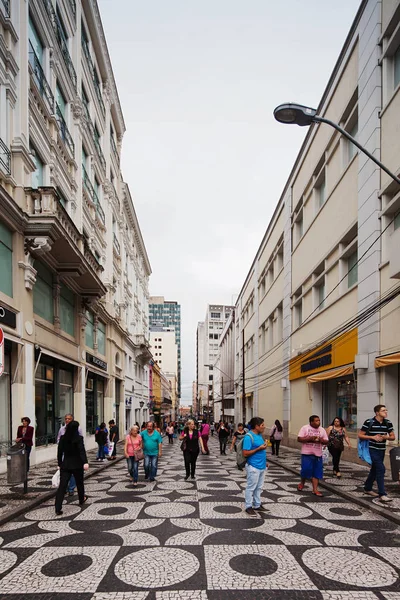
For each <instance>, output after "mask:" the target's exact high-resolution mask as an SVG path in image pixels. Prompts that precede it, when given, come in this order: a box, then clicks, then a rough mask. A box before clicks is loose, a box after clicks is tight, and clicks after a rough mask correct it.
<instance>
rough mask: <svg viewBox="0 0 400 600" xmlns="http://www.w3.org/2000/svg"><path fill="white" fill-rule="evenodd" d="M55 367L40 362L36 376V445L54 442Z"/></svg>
mask: <svg viewBox="0 0 400 600" xmlns="http://www.w3.org/2000/svg"><path fill="white" fill-rule="evenodd" d="M54 400H55V394H54V368H53V367H52V366H49V365H46V364H42V363H40V364H39V365H38V368H37V371H36V377H35V417H36V423H35V436H36V446H43V445H47V444H54V442H55V433H56V432H55V427H54Z"/></svg>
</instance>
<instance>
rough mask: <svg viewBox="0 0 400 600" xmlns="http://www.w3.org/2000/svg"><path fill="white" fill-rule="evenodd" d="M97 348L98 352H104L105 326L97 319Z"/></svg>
mask: <svg viewBox="0 0 400 600" xmlns="http://www.w3.org/2000/svg"><path fill="white" fill-rule="evenodd" d="M97 350H98V352H100V354H103V356H105V354H106V326H105V325H104V323H102V322H101V321H99V323H98V325H97Z"/></svg>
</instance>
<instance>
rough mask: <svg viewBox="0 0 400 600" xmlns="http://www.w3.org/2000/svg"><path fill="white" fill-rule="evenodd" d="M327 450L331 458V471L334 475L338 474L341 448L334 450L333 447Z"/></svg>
mask: <svg viewBox="0 0 400 600" xmlns="http://www.w3.org/2000/svg"><path fill="white" fill-rule="evenodd" d="M328 450H329V452H330V454H331V456H332V463H333V470H334V471H335V473H338V472H339V471H340V468H339V462H340V457H341V454H342V452H343V450H342V448H335V447H334V446H329V447H328Z"/></svg>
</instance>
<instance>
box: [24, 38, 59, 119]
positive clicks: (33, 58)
mask: <svg viewBox="0 0 400 600" xmlns="http://www.w3.org/2000/svg"><path fill="white" fill-rule="evenodd" d="M29 65H30V67H31V70H32V77H33V80H34V82H35V84H36V87H37V88H38V90H39V92H40V95H41V96H42V98H43V100H44V101H45V104H46V106H47V108H48V109H49V112H50V113H53V111H54V96H53V93H52V91H51V89H50V86H49V84H48V82H47V79H46V76H45V74H44V71H43V69H42V65H41V64H40V60H39V58H38V56H37V54H36V52H35V50H34V49H33V46H32V44H31V42H29Z"/></svg>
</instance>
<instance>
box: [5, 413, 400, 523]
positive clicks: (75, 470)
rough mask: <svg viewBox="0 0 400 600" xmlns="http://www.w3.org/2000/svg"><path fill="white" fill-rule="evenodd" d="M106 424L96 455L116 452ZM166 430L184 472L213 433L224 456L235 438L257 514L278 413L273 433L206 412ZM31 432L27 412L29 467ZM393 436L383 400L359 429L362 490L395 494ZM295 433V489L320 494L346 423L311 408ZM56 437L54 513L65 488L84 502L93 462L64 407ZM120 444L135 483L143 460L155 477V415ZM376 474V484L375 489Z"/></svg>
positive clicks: (275, 447) (188, 473)
mask: <svg viewBox="0 0 400 600" xmlns="http://www.w3.org/2000/svg"><path fill="white" fill-rule="evenodd" d="M108 425H109V429H107V427H106V424H105V423H100V425H99V426H98V427H97V428H96V431H95V441H96V443H97V447H98V450H97V459H96V460H97V461H99V462H103V461H104V460H105V459H106V457H107V458H108V460H115V459H116V452H117V443H118V441H119V429H118V426H117V425H116V423H115V421H114V420H110V421H109V423H108ZM164 430H165V435H166V437H168V443H169V444H174V441H175V440H178V443H179V444H180V450H181V451H182V453H183V463H184V468H185V476H184V478H185V480H188V479H189V478H191V479H195V477H196V463H197V459H198V456H199V454H200V453H201V454H203V455H209V454H210V450H209V447H208V442H209V438H210V435H211V437H213V436H214V434H215V435H216V436H217V437H218V440H219V451H220V455H221V456H226V448H227V445H228V443H229V442H230V447H229V449H230V452H236V456H237V466H238V469H240V470H243V469H245V470H246V476H247V483H246V489H245V511H246V513H247V514H248V515H249V516H257V512H260V511H261V512H262V511H265V510H266V509H265V508H264V507H263V505H262V502H261V494H262V490H263V485H264V478H265V473H266V470H267V469H268V464H267V448H268V447H270V448H271V455H272V456H275V457H276V458H279V451H280V444H281V441H282V439H283V436H284V430H283V427H282V425H281V423H280V421H279V420H278V419H277V420H275V422H274V425H273V426H272V427H271V428H270V429H269V431H268V433H266V432H265V423H264V419H263V418H261V417H253V418H252V419H251V420H250V421H249V423H247V424H244V423H239V424H238V425H237V427H236V428H235V427H234V424H233V423H227V422H224V421H220V422H219V423H211V424H210V423H207V422H206V421H205V420H204V421H203V422H202V423H199V424H196V423H195V421H194V420H193V419H189V420H187V421H186V423H185V424H183V423H181V422H178V423H173V422H169V423H165V424H164ZM33 435H34V428H33V427H31V426H30V420H29V418H28V417H23V418H22V419H21V425H20V426H19V427H18V432H17V437H16V442H17V443H23V444H25V447H26V449H27V451H26V455H27V470H29V453H30V449H31V447H32V440H33ZM394 439H395V433H394V428H393V424H392V422H391V421H390V420H389V419H388V411H387V408H386V407H385V406H384V405H381V404H379V405H377V406H375V407H374V416H373V417H371V418H369V419H367V420H365V421H364V423H363V425H362V426H361V428H360V430H359V432H358V453H359V457H360V458H362V459H363V460H365V461H366V462H368V463H369V465H370V471H369V474H368V477H367V479H366V481H365V483H364V492H365V494H367V495H369V496H373V497H377V498H379V500H380V501H381V502H384V503H386V502H390V501H391V498H390V497H389V496H388V495H387V492H386V489H385V481H384V475H385V464H384V458H385V452H386V442H387V441H393V440H394ZM297 441H298V442H299V443H300V444H301V470H300V483H299V484H298V486H297V489H298V491H299V492H302V491H303V490H304V488H305V486H306V483H307V481H308V480H310V481H311V485H312V493H313V494H314V495H315V496H318V497H321V496H322V495H323V494H322V492H321V491H320V490H319V489H318V485H319V482H320V480H321V479H322V478H323V469H324V464H327V462H328V459H329V455H330V456H331V458H332V465H333V476H334V477H336V478H340V477H341V473H340V459H341V455H342V453H343V450H344V444H345V443H346V444H347V446H348V447H349V448H351V442H350V438H349V436H348V433H347V431H346V427H345V424H344V422H343V420H342V418H341V417H335V418H334V419H333V421H332V422H331V424H330V425H329V426H328V427H327V428H326V429H324V428H323V427H322V426H321V421H320V417H319V416H318V415H311V416H310V417H309V422H308V423H307V424H306V425H304V426H303V427H301V429H300V431H299V433H298V436H297ZM57 443H58V451H57V461H58V468H59V473H58V475H59V477H58V478H57V485H56V486H55V487H57V486H58V490H57V494H56V499H55V511H56V514H57V515H62V514H63V511H62V504H63V500H64V496H65V495H66V493H68V494H69V495H70V496H72V495H73V494H74V490H75V488H77V492H78V498H79V504H81V505H82V504H84V503H85V502H86V500H87V499H88V496H87V495H86V494H85V490H84V471H85V470H88V469H89V464H88V460H87V455H86V450H85V446H84V439H83V433H82V429H81V427H80V425H79V423H78V422H77V421H75V420H74V416H73V415H72V414H66V415H65V423H64V425H63V426H62V427H61V428H60V430H59V432H58V436H57ZM123 452H124V455H125V458H126V462H127V470H128V475H129V477H130V480H131V482H132V484H133V486H136V485H137V483H138V481H139V465H140V463H141V462H142V461H143V468H144V479H145V480H149V481H150V482H153V481H155V480H156V477H157V469H158V461H159V459H160V458H161V457H162V452H163V438H162V435H161V430H160V428H159V427H158V426H157V424H156V423H155V422H153V421H149V422H148V423H143V424H142V426H141V427H140V426H139V424H138V423H136V424H135V425H134V426H133V427H131V428H130V430H129V432H128V433H127V435H126V436H125V440H124V446H123ZM53 479H54V478H53ZM375 482H376V485H377V492H376V491H374V490H373V485H374V483H375Z"/></svg>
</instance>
